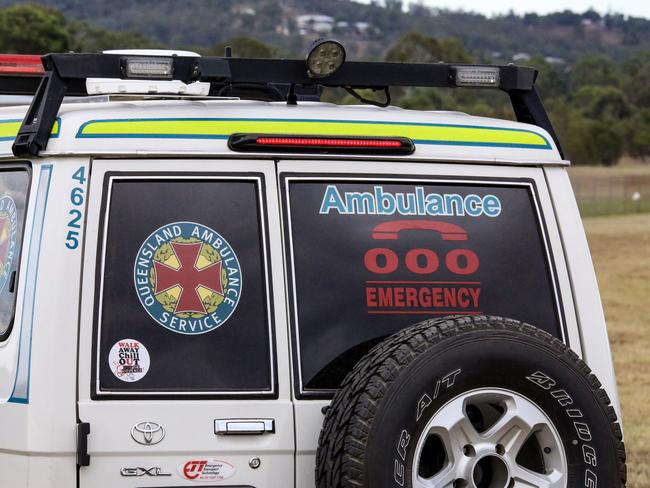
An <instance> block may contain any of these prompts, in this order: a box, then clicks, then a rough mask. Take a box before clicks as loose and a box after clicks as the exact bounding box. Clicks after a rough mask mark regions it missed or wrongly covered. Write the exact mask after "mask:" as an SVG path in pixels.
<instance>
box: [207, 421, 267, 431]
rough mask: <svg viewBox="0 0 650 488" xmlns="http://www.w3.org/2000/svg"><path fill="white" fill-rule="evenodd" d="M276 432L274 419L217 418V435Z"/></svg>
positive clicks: (215, 429)
mask: <svg viewBox="0 0 650 488" xmlns="http://www.w3.org/2000/svg"><path fill="white" fill-rule="evenodd" d="M274 432H275V420H274V419H216V420H215V421H214V433H215V434H216V435H260V434H273V433H274Z"/></svg>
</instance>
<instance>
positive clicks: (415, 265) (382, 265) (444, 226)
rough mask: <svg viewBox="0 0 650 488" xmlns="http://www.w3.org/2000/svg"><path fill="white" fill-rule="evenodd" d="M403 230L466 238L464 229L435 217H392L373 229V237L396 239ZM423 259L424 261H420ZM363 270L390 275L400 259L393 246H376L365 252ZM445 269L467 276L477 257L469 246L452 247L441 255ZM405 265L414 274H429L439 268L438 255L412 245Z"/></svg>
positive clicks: (456, 239) (450, 239)
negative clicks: (432, 218)
mask: <svg viewBox="0 0 650 488" xmlns="http://www.w3.org/2000/svg"><path fill="white" fill-rule="evenodd" d="M404 230H426V231H433V232H436V233H438V234H440V237H441V238H442V240H444V241H466V240H467V231H466V230H465V229H463V228H462V227H461V226H459V225H456V224H450V223H449V222H439V221H434V220H393V221H391V222H383V223H381V224H378V225H376V226H375V228H374V229H373V230H372V238H373V239H375V240H391V241H396V240H398V239H399V237H400V232H402V231H404ZM422 262H424V264H422ZM364 264H365V266H366V269H368V271H370V272H372V273H376V274H382V275H385V274H390V273H393V272H395V271H397V270H398V269H399V267H400V258H399V256H398V255H397V253H396V252H395V251H393V250H392V249H388V248H384V247H378V248H373V249H368V251H366V254H365V255H364ZM444 264H445V267H446V268H447V270H449V271H450V272H451V273H453V274H455V275H469V274H473V273H474V272H476V271H477V270H478V268H479V258H478V256H477V255H476V253H475V252H474V251H472V250H470V249H452V250H450V251H449V252H447V254H446V255H445V256H444ZM404 265H405V266H406V268H407V269H408V270H409V271H411V272H413V273H416V274H420V275H424V274H427V275H428V274H431V273H434V272H435V271H437V270H438V268H439V266H440V258H439V256H438V254H437V252H436V251H435V250H434V249H423V248H415V249H411V250H409V251H408V252H407V253H406V255H405V256H404Z"/></svg>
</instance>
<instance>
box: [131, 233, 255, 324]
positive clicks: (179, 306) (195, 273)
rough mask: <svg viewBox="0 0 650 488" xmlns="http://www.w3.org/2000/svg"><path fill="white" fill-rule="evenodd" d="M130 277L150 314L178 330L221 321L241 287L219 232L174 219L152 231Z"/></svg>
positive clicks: (236, 264)
mask: <svg viewBox="0 0 650 488" xmlns="http://www.w3.org/2000/svg"><path fill="white" fill-rule="evenodd" d="M134 280H135V288H136V291H137V293H138V297H139V298H140V303H142V306H143V307H144V308H145V310H146V311H147V312H148V313H149V315H150V316H151V317H152V318H153V319H154V320H155V321H156V322H158V323H159V324H160V325H162V326H163V327H165V328H166V329H169V330H171V331H173V332H178V333H180V334H204V333H206V332H210V331H212V330H214V329H216V328H217V327H219V326H221V325H223V324H224V322H226V321H227V320H228V319H229V318H230V316H231V315H232V314H233V312H234V311H235V308H237V304H238V303H239V297H240V296H241V288H242V276H241V267H240V265H239V261H238V259H237V255H236V254H235V251H234V250H233V248H232V247H231V246H230V244H228V242H227V241H226V239H224V238H223V237H222V236H221V235H220V234H219V233H218V232H216V231H215V230H213V229H210V228H209V227H206V226H205V225H202V224H197V223H194V222H173V223H170V224H167V225H164V226H163V227H160V228H159V229H158V230H156V231H155V232H153V233H152V234H151V235H150V236H149V237H148V238H147V239H146V240H145V241H144V243H143V244H142V246H141V247H140V250H139V251H138V254H137V256H136V260H135V267H134Z"/></svg>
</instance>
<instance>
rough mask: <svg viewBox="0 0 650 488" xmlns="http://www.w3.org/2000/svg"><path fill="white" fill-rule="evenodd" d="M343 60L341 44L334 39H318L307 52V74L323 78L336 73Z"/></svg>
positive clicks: (343, 50) (343, 52)
mask: <svg viewBox="0 0 650 488" xmlns="http://www.w3.org/2000/svg"><path fill="white" fill-rule="evenodd" d="M344 62H345V48H344V47H343V44H341V43H340V42H338V41H335V40H334V39H319V40H317V41H315V42H314V43H313V44H312V45H311V48H310V49H309V54H307V74H308V75H309V77H310V78H325V77H326V76H331V75H333V74H334V73H336V72H337V71H338V70H339V69H340V68H341V66H343V63H344Z"/></svg>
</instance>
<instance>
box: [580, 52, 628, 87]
mask: <svg viewBox="0 0 650 488" xmlns="http://www.w3.org/2000/svg"><path fill="white" fill-rule="evenodd" d="M619 79H620V75H619V73H618V70H617V68H616V66H615V65H614V63H612V61H610V59H609V58H607V57H605V56H602V55H600V54H590V55H588V56H584V57H582V58H580V59H579V60H578V62H577V63H576V65H575V66H574V67H573V71H572V73H571V84H572V86H573V89H574V90H575V89H578V88H580V87H582V86H587V85H600V86H607V85H610V86H618V85H619Z"/></svg>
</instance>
